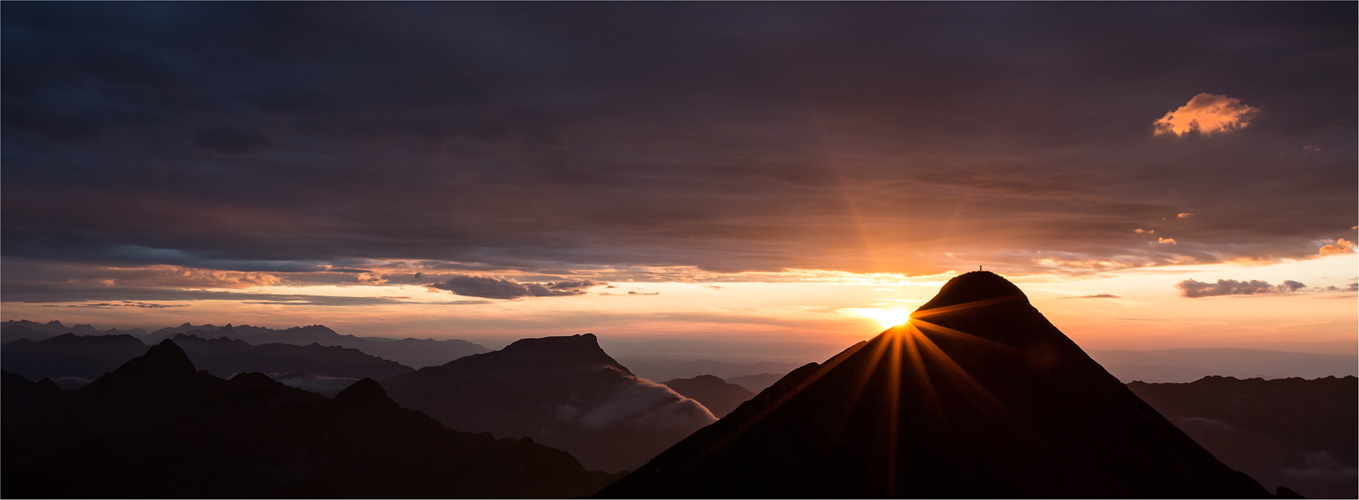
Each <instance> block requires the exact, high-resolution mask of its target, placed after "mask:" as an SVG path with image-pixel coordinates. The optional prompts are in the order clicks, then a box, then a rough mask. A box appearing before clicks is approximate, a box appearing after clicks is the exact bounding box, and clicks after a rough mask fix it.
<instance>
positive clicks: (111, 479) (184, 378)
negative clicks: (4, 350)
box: [0, 340, 615, 498]
mask: <svg viewBox="0 0 1359 500" xmlns="http://www.w3.org/2000/svg"><path fill="white" fill-rule="evenodd" d="M0 378H3V384H4V385H3V387H2V388H0V398H2V399H3V401H0V407H3V409H4V417H3V422H0V426H2V427H3V429H2V431H0V432H3V438H2V439H3V441H4V447H3V449H2V450H0V453H3V464H0V467H3V477H4V481H3V482H2V483H0V495H3V496H4V497H6V498H16V497H29V498H35V497H36V498H51V497H68V498H111V497H112V498H120V497H136V498H171V497H175V498H223V497H228V498H229V497H236V498H261V497H263V498H297V497H301V498H345V497H360V498H364V497H366V498H408V497H416V498H420V497H443V498H448V497H480V498H501V497H544V498H546V497H580V496H588V495H590V494H592V493H593V492H595V491H597V490H598V489H599V488H601V487H603V486H604V485H606V484H608V483H609V482H611V481H613V480H614V479H615V477H614V476H612V475H609V474H606V473H602V472H591V471H587V470H585V469H584V468H583V467H581V465H580V464H579V462H578V461H576V460H575V459H574V458H572V457H571V456H570V455H569V454H567V453H565V452H562V451H560V450H555V449H552V448H548V447H546V446H542V445H538V444H534V443H533V442H532V441H530V440H524V439H519V440H514V439H499V440H497V439H495V438H493V437H492V436H490V435H489V434H485V433H481V434H476V433H467V432H459V431H454V430H450V429H447V428H445V427H443V426H441V425H440V424H439V423H438V422H435V421H434V420H432V419H430V418H429V417H427V416H425V415H424V414H423V413H420V412H417V411H412V410H407V409H403V408H401V407H400V406H398V405H397V404H396V403H395V402H393V401H392V400H391V399H389V398H388V397H387V396H386V394H385V392H384V390H383V388H382V386H381V385H379V384H378V383H376V382H373V381H372V380H370V379H364V380H361V381H359V382H358V383H355V384H354V385H353V386H351V387H349V388H348V389H346V390H344V391H343V392H340V393H339V394H338V395H337V396H336V397H335V398H334V399H333V400H332V399H327V398H324V397H321V396H317V395H315V394H312V393H309V392H305V391H301V390H297V389H293V388H290V387H287V386H284V385H283V384H279V383H277V382H274V381H272V380H270V379H269V378H268V377H266V376H264V375H261V374H241V375H237V376H236V377H233V378H232V379H231V380H230V381H226V380H222V379H220V378H217V377H215V376H213V375H211V374H208V373H207V372H198V371H196V368H195V367H194V365H193V364H192V362H190V360H189V357H188V355H187V354H186V353H185V352H184V351H183V350H182V349H180V348H179V346H177V345H176V344H175V343H174V342H173V341H170V340H166V341H163V342H162V343H160V344H159V345H157V346H155V347H152V348H151V349H149V350H148V351H147V352H146V354H145V355H143V356H141V357H138V358H135V359H133V360H131V361H128V362H127V363H126V364H124V365H123V366H121V367H119V368H118V369H116V370H114V371H113V372H111V373H109V374H107V375H105V376H103V377H100V378H99V379H98V380H96V381H94V382H93V383H91V384H90V385H88V386H86V387H84V388H81V389H78V390H75V391H69V392H66V391H61V390H60V389H57V388H55V386H54V385H53V384H51V383H50V382H41V381H40V382H31V381H29V380H27V379H24V378H22V377H19V376H17V375H13V374H11V373H8V372H7V371H6V372H4V373H0Z"/></svg>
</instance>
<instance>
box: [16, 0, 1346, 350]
mask: <svg viewBox="0 0 1359 500" xmlns="http://www.w3.org/2000/svg"><path fill="white" fill-rule="evenodd" d="M1356 20H1359V15H1357V7H1356V4H1355V3H1352V2H1329V3H1256V2H1251V3H1226V2H1213V3H1117V4H1113V3H1098V4H1094V3H1077V4H1073V3H852V4H851V3H663V4H662V3H401V4H395V3H254V2H251V3H192V4H190V3H96V4H82V3H16V2H5V3H3V4H0V137H2V138H3V142H0V195H2V196H0V267H2V269H0V271H2V273H0V317H3V319H4V320H19V319H28V320H32V321H43V322H46V321H50V320H53V319H56V320H61V321H63V322H64V323H66V324H68V325H69V324H73V323H91V324H94V325H95V326H97V327H101V328H107V327H112V326H117V327H122V328H126V327H144V328H159V327H163V326H171V325H177V324H180V323H184V322H191V323H194V324H200V323H213V324H218V325H220V324H225V323H234V324H252V325H257V326H270V327H287V326H294V325H308V324H325V325H327V326H330V327H332V328H334V329H336V330H337V331H339V332H340V333H350V334H355V335H372V336H396V337H407V336H415V337H434V338H467V339H478V340H481V341H483V342H484V343H486V344H487V345H488V346H494V345H495V344H497V343H499V344H501V345H503V343H505V342H509V341H512V340H513V339H516V338H523V337H542V336H548V335H563V334H574V333H584V332H594V333H596V334H599V335H600V336H601V338H609V339H624V340H626V339H632V340H639V341H640V340H648V339H701V340H705V341H713V342H747V343H749V342H755V343H760V342H763V343H766V344H769V345H775V344H779V343H788V342H798V343H809V344H816V345H824V346H826V347H825V349H823V350H825V351H826V352H827V353H834V352H835V351H838V350H839V349H841V348H843V347H844V346H847V345H849V344H850V343H852V342H854V341H857V340H860V339H864V338H867V337H870V336H872V335H874V334H876V333H877V332H879V331H881V330H882V329H883V328H884V325H888V324H891V322H893V321H899V320H901V319H904V315H905V314H907V313H909V312H910V311H911V310H913V309H914V308H915V307H918V306H919V305H920V304H922V303H923V302H924V301H925V300H928V299H929V298H930V297H931V296H932V295H933V294H934V293H935V292H936V291H937V290H938V288H939V286H940V285H942V283H944V282H945V281H947V279H948V278H949V277H950V276H953V275H956V274H959V273H963V272H967V271H969V270H975V269H977V267H978V266H984V267H985V269H986V270H990V271H994V272H997V273H999V274H1001V275H1003V276H1005V277H1007V278H1009V279H1011V280H1012V281H1014V282H1016V283H1017V284H1019V285H1020V287H1021V288H1022V289H1023V290H1025V292H1026V293H1027V294H1028V295H1029V296H1030V298H1031V300H1032V302H1033V303H1034V305H1035V306H1036V307H1038V309H1039V310H1040V311H1042V312H1043V313H1044V314H1045V315H1046V316H1047V317H1049V319H1051V320H1052V321H1053V322H1054V324H1056V325H1057V326H1058V327H1059V328H1061V329H1062V330H1063V331H1064V332H1065V333H1066V334H1067V335H1069V336H1071V337H1072V338H1073V339H1074V340H1076V341H1077V343H1079V344H1080V345H1082V347H1085V348H1087V349H1163V348H1177V347H1256V348H1269V349H1279V350H1291V351H1302V352H1322V353H1350V354H1353V353H1355V352H1356V351H1357V350H1359V342H1357V339H1359V326H1357V325H1359V301H1356V296H1357V294H1356V287H1359V281H1357V279H1359V254H1356V253H1355V247H1354V243H1353V242H1354V241H1356V240H1359V238H1357V237H1356V232H1357V230H1359V228H1356V224H1359V173H1357V170H1359V169H1357V168H1356V165H1359V144H1357V141H1356V128H1355V122H1356V118H1357V117H1359V113H1357V112H1356V109H1359V108H1357V105H1359V102H1357V101H1356V92H1355V88H1356V86H1357V84H1359V70H1357V65H1356V62H1355V61H1356V60H1359V44H1357V43H1356V39H1359V37H1357V36H1356ZM771 352H772V351H771ZM818 352H819V351H818ZM818 355H819V354H818Z"/></svg>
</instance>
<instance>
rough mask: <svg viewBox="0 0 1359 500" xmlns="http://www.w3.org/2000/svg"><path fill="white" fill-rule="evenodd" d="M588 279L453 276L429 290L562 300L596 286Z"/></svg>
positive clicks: (485, 295)
mask: <svg viewBox="0 0 1359 500" xmlns="http://www.w3.org/2000/svg"><path fill="white" fill-rule="evenodd" d="M597 285H599V283H595V282H593V281H590V280H569V281H557V282H547V283H517V282H514V281H510V280H506V279H499V278H488V277H485V276H466V275H462V276H454V277H452V278H450V279H449V280H448V281H446V282H443V283H431V284H429V285H426V286H428V287H430V288H436V289H439V290H447V291H450V292H453V293H456V294H458V295H466V296H469V297H483V298H487V299H517V298H521V297H561V296H568V295H581V294H583V293H585V289H587V288H590V287H593V286H597Z"/></svg>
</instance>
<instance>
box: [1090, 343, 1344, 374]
mask: <svg viewBox="0 0 1359 500" xmlns="http://www.w3.org/2000/svg"><path fill="white" fill-rule="evenodd" d="M1090 357H1091V358H1094V359H1095V361H1098V362H1099V364H1100V365H1102V366H1104V368H1105V369H1107V370H1109V373H1112V374H1113V375H1114V376H1115V377H1118V378H1119V380H1122V381H1124V382H1132V381H1134V380H1138V381H1142V382H1193V381H1195V380H1198V379H1201V378H1203V377H1207V376H1212V375H1219V376H1232V377H1236V378H1264V379H1276V378H1288V377H1302V378H1320V377H1328V376H1334V377H1344V376H1348V375H1359V356H1356V355H1354V354H1347V355H1344V354H1312V353H1305V352H1284V351H1270V350H1265V349H1238V348H1193V349H1163V350H1156V351H1090Z"/></svg>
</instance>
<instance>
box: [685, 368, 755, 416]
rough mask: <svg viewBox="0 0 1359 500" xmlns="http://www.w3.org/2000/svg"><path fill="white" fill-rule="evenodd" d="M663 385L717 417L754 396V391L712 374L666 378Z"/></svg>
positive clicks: (729, 411)
mask: <svg viewBox="0 0 1359 500" xmlns="http://www.w3.org/2000/svg"><path fill="white" fill-rule="evenodd" d="M665 386H666V387H669V388H671V389H674V390H675V392H678V393H680V395H681V396H684V397H686V398H689V399H693V400H695V401H698V402H699V403H702V404H703V406H704V407H706V408H708V411H710V412H712V414H713V416H714V417H717V418H722V417H725V416H727V414H728V413H731V411H732V410H735V409H736V407H737V406H741V403H744V402H746V401H749V400H750V398H753V397H755V393H753V392H750V390H749V389H746V388H745V387H741V386H739V385H736V384H728V383H727V382H726V381H724V380H722V379H720V378H717V377H714V376H712V375H699V376H697V377H694V378H677V379H674V380H668V381H666V382H665Z"/></svg>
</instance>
